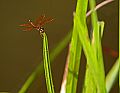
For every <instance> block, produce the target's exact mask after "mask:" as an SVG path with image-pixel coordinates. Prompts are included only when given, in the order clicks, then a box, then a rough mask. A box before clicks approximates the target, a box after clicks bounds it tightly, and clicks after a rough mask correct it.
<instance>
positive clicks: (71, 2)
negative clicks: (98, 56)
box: [0, 0, 118, 93]
mask: <svg viewBox="0 0 120 93" xmlns="http://www.w3.org/2000/svg"><path fill="white" fill-rule="evenodd" d="M102 1H104V0H97V3H100V2H102ZM75 6H76V0H1V2H0V91H6V92H12V93H17V92H18V90H19V89H20V88H21V87H22V85H23V84H24V82H25V81H26V79H27V78H28V76H29V75H30V74H31V72H32V71H33V70H34V69H35V68H36V66H37V65H38V64H40V62H41V61H42V38H41V37H40V35H39V33H38V32H37V31H35V30H34V31H31V32H23V31H22V30H21V28H20V27H19V25H20V24H23V23H25V22H27V21H28V19H31V20H34V19H36V18H37V17H39V16H40V15H42V14H45V15H46V16H48V17H52V18H55V21H53V22H52V23H50V24H47V25H45V31H46V33H47V35H48V39H49V49H50V50H51V49H52V48H53V47H54V46H55V45H56V44H57V43H58V42H59V41H60V40H61V39H62V38H63V37H65V36H66V34H67V33H68V32H69V31H70V30H71V29H72V26H73V12H74V11H75ZM98 16H99V20H103V21H105V31H104V36H103V39H102V44H103V45H104V46H107V47H109V48H111V49H113V50H115V51H118V0H114V2H112V3H110V4H108V5H106V6H104V7H102V8H100V9H99V10H98ZM67 51H68V46H67V47H66V48H65V49H64V50H63V51H62V52H61V53H60V54H59V56H57V58H56V59H55V60H54V63H53V64H52V74H53V81H54V86H55V91H56V93H59V91H60V86H61V82H62V77H63V72H64V66H65V61H66V56H67ZM82 60H84V57H82ZM115 60H116V58H115V57H112V56H110V55H108V54H104V61H105V71H106V74H107V73H108V71H109V70H110V68H111V67H112V65H113V64H114V62H115ZM84 64H85V62H84V61H82V62H81V68H80V70H81V71H80V72H81V73H82V72H84V71H83V70H84V69H85V65H84ZM82 75H83V74H81V75H80V77H82ZM117 80H118V79H117ZM81 89H82V83H81V81H79V84H78V90H77V92H79V91H81ZM28 93H47V91H46V86H45V79H44V74H42V75H41V76H39V77H37V78H36V80H35V82H34V83H33V84H32V86H31V87H30V89H29V90H28ZM79 93H80V92H79ZM110 93H118V81H116V83H115V84H114V86H113V88H112V90H111V92H110Z"/></svg>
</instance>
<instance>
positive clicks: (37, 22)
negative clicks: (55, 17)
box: [34, 14, 45, 25]
mask: <svg viewBox="0 0 120 93" xmlns="http://www.w3.org/2000/svg"><path fill="white" fill-rule="evenodd" d="M44 18H45V14H43V15H41V16H40V17H38V18H37V19H36V20H35V22H34V24H35V25H38V24H39V23H41V22H42V21H43V20H44Z"/></svg>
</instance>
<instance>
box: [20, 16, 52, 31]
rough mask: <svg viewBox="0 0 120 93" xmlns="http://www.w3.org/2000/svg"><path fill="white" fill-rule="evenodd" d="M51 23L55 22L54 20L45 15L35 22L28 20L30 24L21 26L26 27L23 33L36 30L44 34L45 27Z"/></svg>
mask: <svg viewBox="0 0 120 93" xmlns="http://www.w3.org/2000/svg"><path fill="white" fill-rule="evenodd" d="M51 21H53V18H46V17H45V15H41V16H40V17H38V18H37V19H36V20H35V21H34V22H32V21H31V20H28V23H26V24H21V25H20V26H23V27H25V28H24V29H23V31H31V30H33V29H36V30H38V31H40V33H43V32H44V28H43V26H44V25H45V24H47V23H49V22H51Z"/></svg>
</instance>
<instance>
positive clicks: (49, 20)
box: [38, 18, 54, 27]
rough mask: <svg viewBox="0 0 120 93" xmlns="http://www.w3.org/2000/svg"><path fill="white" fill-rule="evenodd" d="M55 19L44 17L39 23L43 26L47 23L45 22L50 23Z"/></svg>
mask: <svg viewBox="0 0 120 93" xmlns="http://www.w3.org/2000/svg"><path fill="white" fill-rule="evenodd" d="M53 20H54V19H53V18H46V19H44V20H43V21H41V22H40V23H39V24H38V26H40V27H41V26H43V25H45V24H47V23H49V22H51V21H53Z"/></svg>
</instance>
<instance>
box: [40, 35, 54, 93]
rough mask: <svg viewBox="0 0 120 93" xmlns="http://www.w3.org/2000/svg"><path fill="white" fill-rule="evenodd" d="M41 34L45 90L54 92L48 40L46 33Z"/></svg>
mask: <svg viewBox="0 0 120 93" xmlns="http://www.w3.org/2000/svg"><path fill="white" fill-rule="evenodd" d="M42 34H43V61H44V71H45V79H46V86H47V91H48V93H54V87H53V81H52V74H51V66H50V58H49V50H48V40H47V36H46V34H45V33H42Z"/></svg>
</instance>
